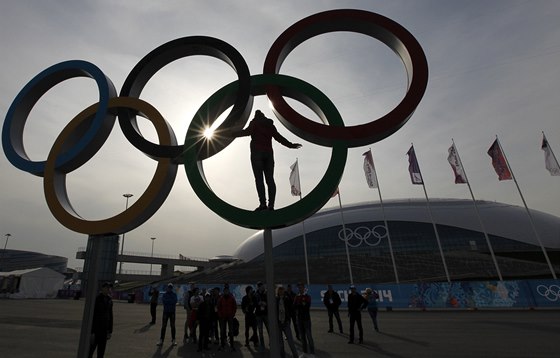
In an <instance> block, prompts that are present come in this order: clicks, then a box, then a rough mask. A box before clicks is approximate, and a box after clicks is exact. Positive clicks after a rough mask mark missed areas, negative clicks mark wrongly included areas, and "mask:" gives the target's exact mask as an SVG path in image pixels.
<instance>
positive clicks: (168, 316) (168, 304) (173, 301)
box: [157, 283, 178, 346]
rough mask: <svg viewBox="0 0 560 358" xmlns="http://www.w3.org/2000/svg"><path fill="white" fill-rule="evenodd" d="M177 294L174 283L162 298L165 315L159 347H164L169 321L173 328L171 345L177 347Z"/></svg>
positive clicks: (170, 284) (168, 287) (163, 316)
mask: <svg viewBox="0 0 560 358" xmlns="http://www.w3.org/2000/svg"><path fill="white" fill-rule="evenodd" d="M177 301H178V299H177V294H176V293H175V291H174V287H173V284H172V283H169V284H168V285H167V287H166V289H165V293H164V294H163V296H162V297H161V302H162V303H163V315H162V322H161V334H160V338H159V342H158V343H157V345H158V346H162V345H163V340H164V339H165V330H166V329H167V321H169V325H170V326H171V344H172V345H173V346H176V345H177V341H176V340H175V308H176V306H177Z"/></svg>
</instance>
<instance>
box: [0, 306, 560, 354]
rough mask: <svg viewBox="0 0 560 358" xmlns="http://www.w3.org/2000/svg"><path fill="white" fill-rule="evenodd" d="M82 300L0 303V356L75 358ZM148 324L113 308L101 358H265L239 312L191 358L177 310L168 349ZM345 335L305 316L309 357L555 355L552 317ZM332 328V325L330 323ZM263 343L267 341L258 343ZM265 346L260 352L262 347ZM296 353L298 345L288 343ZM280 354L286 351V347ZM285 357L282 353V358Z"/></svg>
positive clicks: (463, 316) (390, 327) (419, 320)
mask: <svg viewBox="0 0 560 358" xmlns="http://www.w3.org/2000/svg"><path fill="white" fill-rule="evenodd" d="M83 307H84V301H83V300H81V301H74V300H61V299H59V300H8V299H2V300H0V357H17V358H24V357H30V358H31V357H32V358H36V357H44V358H50V357H57V358H66V357H68V358H75V357H76V354H77V349H78V341H79V336H80V327H81V318H82V312H83ZM161 309H162V307H161V306H158V324H156V325H153V326H152V325H149V324H148V321H149V319H150V315H149V306H148V305H145V304H131V303H126V302H123V301H115V304H114V318H115V324H114V331H113V337H112V338H111V340H110V341H109V342H108V346H107V351H106V354H105V357H108V358H110V357H267V356H269V354H268V352H267V351H265V352H263V353H259V352H256V351H255V350H254V349H253V348H250V349H249V348H246V347H244V346H243V343H244V337H242V336H243V332H244V325H243V318H242V313H241V312H240V310H238V314H237V317H238V319H239V321H240V323H241V327H240V332H241V334H240V336H238V337H236V343H235V348H236V352H227V351H226V352H219V351H218V350H217V346H214V345H211V348H212V349H211V350H210V351H206V352H205V353H197V352H196V348H197V347H196V345H194V344H183V343H182V337H183V333H184V329H183V327H184V322H185V317H186V315H185V311H184V310H183V308H182V307H181V306H178V307H177V324H176V325H177V340H178V345H177V346H176V347H173V346H171V337H170V334H171V333H170V330H169V328H168V329H167V335H166V341H165V342H164V345H163V347H156V342H157V340H158V339H159V332H160V328H161V324H160V322H159V319H160V318H161ZM341 316H342V320H343V328H344V331H345V334H338V333H327V330H328V320H327V314H326V312H325V311H322V310H317V311H313V312H312V319H313V323H312V325H313V326H312V328H313V338H314V341H315V356H316V357H348V356H353V357H392V358H401V357H402V358H404V357H507V358H512V357H556V356H558V354H560V353H559V352H560V341H559V340H558V337H559V335H558V332H560V311H558V310H536V311H528V310H523V311H521V310H515V311H512V310H503V311H480V310H479V311H426V312H422V311H392V312H386V311H382V312H380V313H379V325H380V330H381V332H380V333H377V332H375V331H374V330H373V325H372V322H371V320H370V318H369V316H368V315H367V313H364V314H363V326H364V344H360V345H358V344H354V345H351V344H347V341H348V336H347V334H346V333H347V332H348V318H347V317H346V312H344V311H342V312H341ZM335 327H336V324H335ZM336 331H337V330H336V328H335V332H336ZM265 341H266V342H267V343H268V340H267V339H265ZM267 346H268V345H267ZM296 346H297V348H298V350H299V351H301V345H300V344H299V342H297V341H296ZM286 349H287V352H289V348H288V347H287V345H286ZM288 356H289V354H288Z"/></svg>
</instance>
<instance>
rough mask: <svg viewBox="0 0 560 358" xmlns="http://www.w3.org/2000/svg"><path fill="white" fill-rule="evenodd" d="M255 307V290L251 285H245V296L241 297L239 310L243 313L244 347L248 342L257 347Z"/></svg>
mask: <svg viewBox="0 0 560 358" xmlns="http://www.w3.org/2000/svg"><path fill="white" fill-rule="evenodd" d="M256 309H257V301H256V298H255V291H254V290H253V286H247V287H245V296H243V298H242V299H241V310H242V311H243V314H244V315H245V347H249V342H253V344H254V345H255V347H258V343H259V338H258V336H257V316H255V310H256ZM251 328H252V329H253V335H252V336H251V338H249V330H250V329H251Z"/></svg>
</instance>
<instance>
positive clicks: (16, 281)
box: [0, 267, 64, 298]
mask: <svg viewBox="0 0 560 358" xmlns="http://www.w3.org/2000/svg"><path fill="white" fill-rule="evenodd" d="M63 284H64V275H63V274H61V273H58V272H56V271H54V270H51V269H50V268H48V267H39V268H34V269H27V270H16V271H10V272H0V295H2V296H4V297H8V298H54V297H56V295H57V293H58V290H59V289H61V288H62V286H63Z"/></svg>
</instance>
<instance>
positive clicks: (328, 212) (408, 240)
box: [233, 199, 560, 283]
mask: <svg viewBox="0 0 560 358" xmlns="http://www.w3.org/2000/svg"><path fill="white" fill-rule="evenodd" d="M429 207H430V209H431V214H432V217H433V221H432V217H430V211H429V210H428V206H427V203H426V200H421V199H410V200H387V201H384V202H383V209H384V210H382V208H381V205H380V204H379V203H370V204H354V205H349V206H346V207H344V208H343V210H342V212H341V210H340V209H339V208H331V209H324V210H322V211H319V212H318V213H316V214H315V215H314V216H312V217H310V218H309V219H307V220H305V222H304V223H303V224H302V225H299V224H298V225H293V226H291V227H287V228H283V229H278V230H273V231H272V240H273V255H274V264H275V274H276V273H279V274H280V275H281V276H282V277H286V279H292V280H293V279H297V278H299V279H301V278H303V277H305V255H304V245H303V241H304V240H303V238H304V230H305V242H306V251H307V259H308V267H309V275H310V276H311V280H312V281H313V282H331V283H337V282H341V283H342V282H348V278H349V272H350V269H351V270H352V274H353V278H354V281H355V282H395V281H396V275H395V271H397V275H398V276H399V280H400V282H417V281H445V280H446V275H445V268H444V265H443V263H444V260H445V263H446V265H447V268H448V272H449V276H450V278H451V279H452V280H481V279H482V280H485V279H496V278H497V277H498V275H497V269H496V264H494V260H493V258H492V254H491V253H492V251H493V252H494V254H495V256H496V263H497V266H498V268H499V270H500V272H501V274H502V276H503V278H504V279H519V278H531V277H545V278H548V277H551V272H550V268H549V266H548V264H547V261H546V259H545V255H544V253H543V250H542V249H541V245H540V244H539V240H540V242H541V243H542V245H543V246H544V248H545V250H546V252H547V255H548V257H549V259H550V260H551V262H552V264H553V266H554V269H555V271H556V272H560V218H559V217H556V216H553V215H550V214H546V213H543V212H540V211H536V210H530V212H531V217H532V219H533V223H534V226H535V229H536V232H537V233H538V237H537V235H535V231H534V230H533V226H532V225H531V220H530V218H529V215H528V214H527V211H526V210H525V208H524V207H519V206H515V205H509V204H504V203H497V202H489V201H477V202H476V207H477V208H478V212H479V213H480V218H481V221H482V224H481V221H480V220H479V216H478V215H477V211H476V209H475V206H474V203H473V201H472V200H462V199H430V206H429ZM384 218H385V220H386V221H387V226H388V228H389V230H387V229H386V226H385V220H384ZM343 221H344V224H343ZM434 223H435V226H436V228H437V234H438V235H437V236H439V242H440V243H441V251H440V249H439V245H438V238H437V236H436V231H435V230H434ZM343 226H344V228H345V229H343ZM485 231H486V233H487V236H488V240H486V235H484V232H485ZM262 236H263V232H262V231H260V232H258V233H256V234H255V235H253V236H251V237H249V238H248V239H247V240H245V241H244V242H243V243H242V244H241V245H240V246H239V247H238V248H237V250H236V251H235V253H234V254H233V256H235V257H237V258H239V259H241V260H243V261H244V262H247V263H250V262H254V263H258V262H262V261H263V256H264V255H263V250H264V248H263V240H262ZM345 242H347V244H348V245H345ZM488 242H489V243H488ZM347 249H348V250H347ZM391 251H392V252H393V257H394V262H395V264H396V265H393V258H392V255H391ZM442 252H443V259H442ZM348 262H350V267H349V264H348ZM395 267H396V270H395ZM296 277H297V278H296Z"/></svg>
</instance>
